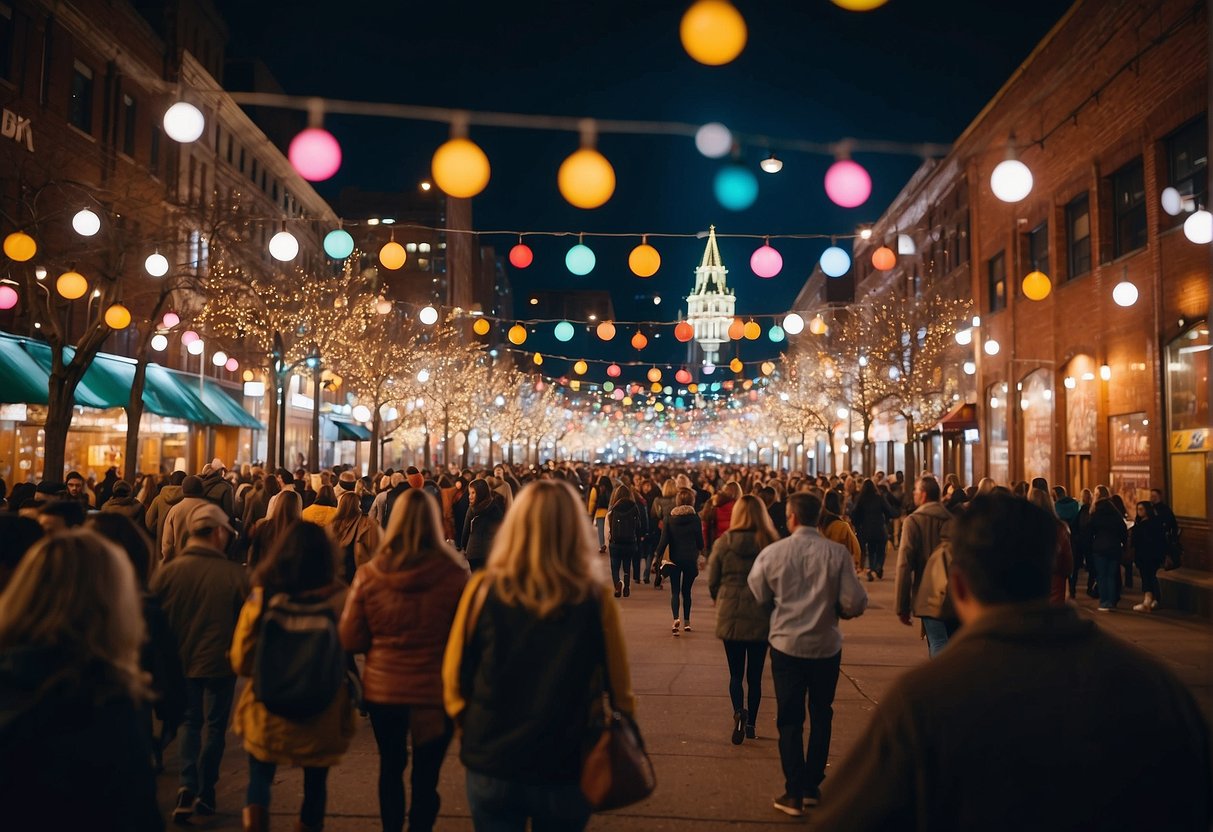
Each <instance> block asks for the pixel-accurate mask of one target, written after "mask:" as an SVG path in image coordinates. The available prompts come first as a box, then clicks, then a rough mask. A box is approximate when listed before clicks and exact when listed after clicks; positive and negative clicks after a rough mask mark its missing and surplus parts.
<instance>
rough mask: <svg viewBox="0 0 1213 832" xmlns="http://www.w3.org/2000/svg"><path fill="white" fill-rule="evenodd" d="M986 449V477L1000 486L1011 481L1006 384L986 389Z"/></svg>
mask: <svg viewBox="0 0 1213 832" xmlns="http://www.w3.org/2000/svg"><path fill="white" fill-rule="evenodd" d="M986 393H987V395H986V404H987V405H988V408H987V410H986V414H987V416H986V421H987V422H988V429H987V435H986V447H987V451H988V453H989V460H988V462H987V464H986V476H988V477H989V478H990V479H992V480H994V482H996V483H998V484H1000V485H1006V484H1007V482H1008V481H1009V480H1010V479H1011V468H1010V462H1011V456H1010V450H1009V445H1008V443H1007V383H1006V382H1005V381H1004V382H1000V383H998V384H991V385H990V386H989V387H988V388H986Z"/></svg>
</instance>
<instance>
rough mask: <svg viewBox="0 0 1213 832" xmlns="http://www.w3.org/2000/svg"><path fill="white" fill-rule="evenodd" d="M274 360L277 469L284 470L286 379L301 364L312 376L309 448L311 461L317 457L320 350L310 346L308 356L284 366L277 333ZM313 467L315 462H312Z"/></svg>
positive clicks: (275, 334) (284, 357) (283, 350)
mask: <svg viewBox="0 0 1213 832" xmlns="http://www.w3.org/2000/svg"><path fill="white" fill-rule="evenodd" d="M270 355H271V357H272V358H273V360H274V383H275V385H276V389H277V391H278V454H277V462H278V467H280V468H285V467H287V466H286V379H287V377H288V376H289V375H290V374H291V373H292V372H293V371H294V370H295V369H296V368H297V367H299V366H300V365H301V364H306V365H307V367H308V369H310V370H312V372H313V374H314V388H315V389H314V391H313V392H314V394H315V396H316V398H315V399H314V400H313V402H312V437H311V443H310V445H311V448H309V451H310V452H311V453H312V456H313V460H315V458H316V457H318V456H319V447H320V435H319V434H320V431H319V422H320V401H319V393H320V375H319V370H320V363H321V359H320V348H319V347H318V346H317V345H316V344H312V347H311V349H310V350H308V354H307V355H305V356H304V357H303V358H301V359H300V360H298V361H296V362H295V363H293V364H291V365H289V366H286V365H285V361H286V350H285V349H284V348H283V346H282V335H281V334H280V333H278V332H275V333H274V349H273V352H272V353H271V354H270ZM312 464H313V466H315V464H316V463H315V461H313V463H312Z"/></svg>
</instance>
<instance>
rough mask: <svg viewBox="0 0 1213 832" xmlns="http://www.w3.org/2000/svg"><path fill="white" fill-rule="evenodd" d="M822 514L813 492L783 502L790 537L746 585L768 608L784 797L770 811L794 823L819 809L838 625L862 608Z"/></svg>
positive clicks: (767, 552)
mask: <svg viewBox="0 0 1213 832" xmlns="http://www.w3.org/2000/svg"><path fill="white" fill-rule="evenodd" d="M820 513H821V500H819V499H818V498H817V497H815V496H813V495H812V494H808V493H804V492H801V493H797V494H793V495H792V496H790V497H788V514H787V516H788V531H789V532H791V534H790V535H789V536H788V537H786V538H784V539H783V540H780V541H777V542H776V543H772V544H771V545H770V546H767V547H766V548H765V549H763V550H762V551H761V552H759V553H758V557H757V558H755V559H754V565H753V566H752V567H751V568H750V574H749V576H748V578H747V579H746V583H747V584H748V585H749V587H750V591H751V592H752V593H753V594H754V598H755V599H756V600H757V601H758V603H759V604H764V605H765V604H773V605H774V607H773V611H772V612H771V618H770V633H769V636H768V641H769V642H770V646H771V676H772V678H773V679H774V680H775V703H776V717H775V723H776V725H777V727H778V729H779V760H780V763H781V765H782V767H783V776H784V792H783V794H782V795H780V796H779V797H777V798H776V799H775V802H774V807H775V808H776V809H777V810H779V811H780V812H783V813H784V814H786V815H791V816H792V817H799V816H800V815H802V814H804V806H805V805H809V806H815V805H817V802H818V801H819V800H820V797H821V782H822V780H824V779H825V767H826V760H827V759H828V758H829V756H830V736H831V733H832V729H833V720H834V707H833V706H834V692H835V690H836V688H837V686H838V675H839V672H840V669H841V666H842V631H841V630H839V628H838V620H839V619H840V618H855V617H856V616H859V615H862V614H863V612H864V610H866V609H867V606H868V594H867V593H866V592H864V589H863V586H862V585H861V584H860V583H859V579H858V578H857V577H856V576H855V569H854V566H853V565H852V562H851V556H850V553H849V552H848V551H847V550H846V548H845V547H843V546H841V545H840V544H837V543H834V542H832V541H829V540H826V539H825V538H824V537H823V536H822V535H821V533H820V532H819V531H817V528H816V526H817V519H818V515H819V514H820ZM806 697H807V699H808V710H809V744H808V749H807V751H806V749H805V745H804V719H805V699H806Z"/></svg>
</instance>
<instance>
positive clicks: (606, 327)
mask: <svg viewBox="0 0 1213 832" xmlns="http://www.w3.org/2000/svg"><path fill="white" fill-rule="evenodd" d="M597 333H598V337H599V338H601V339H602V340H603V341H610V340H611V339H612V338H614V337H615V325H614V324H613V323H611V322H610V321H603V322H602V323H600V324H599V325H598V329H597Z"/></svg>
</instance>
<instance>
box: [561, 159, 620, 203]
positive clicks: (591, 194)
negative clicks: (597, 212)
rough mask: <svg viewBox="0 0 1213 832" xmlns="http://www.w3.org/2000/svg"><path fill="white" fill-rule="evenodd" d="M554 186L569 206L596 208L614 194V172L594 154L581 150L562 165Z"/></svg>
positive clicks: (607, 163)
mask: <svg viewBox="0 0 1213 832" xmlns="http://www.w3.org/2000/svg"><path fill="white" fill-rule="evenodd" d="M556 186H557V187H558V188H560V195H561V196H563V197H564V198H565V199H566V200H568V202H569V204H570V205H573V206H574V207H576V208H587V209H589V208H597V207H599V206H601V205H604V204H605V203H606V201H607V200H608V199H610V198H611V194H613V193H615V169H614V168H613V167H611V163H610V162H608V161H607V159H606V157H605V156H603V155H602V154H601V153H599V152H598V151H597V150H594V149H593V148H592V147H583V148H581V149H580V150H578V151H576V152H575V153H573V154H572V155H570V156H569V157H568V158H567V159H565V160H564V161H563V162H561V164H560V170H559V171H558V172H557V173H556Z"/></svg>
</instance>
